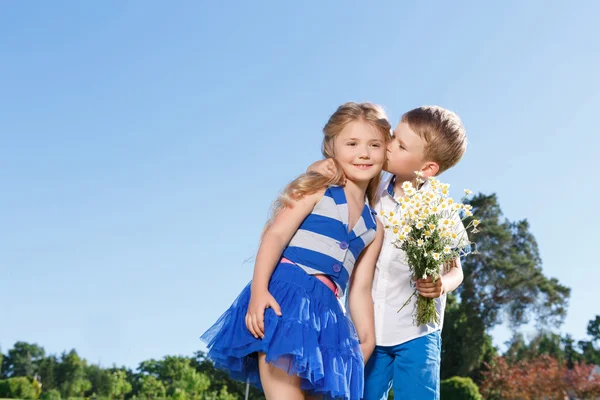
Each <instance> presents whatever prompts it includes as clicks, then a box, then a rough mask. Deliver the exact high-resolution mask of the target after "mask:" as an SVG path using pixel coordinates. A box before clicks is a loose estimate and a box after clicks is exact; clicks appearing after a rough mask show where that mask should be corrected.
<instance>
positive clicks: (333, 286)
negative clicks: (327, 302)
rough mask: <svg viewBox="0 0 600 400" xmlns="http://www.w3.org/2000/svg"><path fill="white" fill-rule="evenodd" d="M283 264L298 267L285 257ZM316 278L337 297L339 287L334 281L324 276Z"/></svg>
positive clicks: (282, 259) (318, 275)
mask: <svg viewBox="0 0 600 400" xmlns="http://www.w3.org/2000/svg"><path fill="white" fill-rule="evenodd" d="M281 262H283V263H286V264H293V265H296V263H295V262H293V261H291V260H288V259H287V258H285V257H282V258H281ZM313 276H314V277H315V278H317V279H318V280H320V281H321V282H323V283H324V284H325V286H327V287H328V288H329V289H331V291H332V292H333V293H334V294H335V295H336V296H337V295H338V287H337V285H336V284H335V283H333V281H332V280H331V279H330V278H328V277H327V275H324V274H317V275H313Z"/></svg>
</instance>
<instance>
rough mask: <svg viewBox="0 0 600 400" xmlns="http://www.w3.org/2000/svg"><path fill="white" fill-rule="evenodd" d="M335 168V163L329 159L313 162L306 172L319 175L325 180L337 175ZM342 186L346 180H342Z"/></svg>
mask: <svg viewBox="0 0 600 400" xmlns="http://www.w3.org/2000/svg"><path fill="white" fill-rule="evenodd" d="M336 168H337V167H336V166H335V162H334V161H333V159H331V158H326V159H324V160H319V161H315V162H314V163H312V164H310V166H309V167H308V169H307V170H306V172H316V173H317V174H321V175H323V176H325V177H327V178H333V177H334V176H335V174H336V173H337V169H336ZM342 181H343V182H342V185H345V184H346V179H345V178H344V179H342Z"/></svg>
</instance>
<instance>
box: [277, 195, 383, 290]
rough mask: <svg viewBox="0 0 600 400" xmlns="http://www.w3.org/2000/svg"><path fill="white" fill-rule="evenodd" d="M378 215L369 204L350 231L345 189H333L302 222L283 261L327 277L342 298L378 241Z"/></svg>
mask: <svg viewBox="0 0 600 400" xmlns="http://www.w3.org/2000/svg"><path fill="white" fill-rule="evenodd" d="M375 214H376V213H375V211H374V210H373V209H372V208H371V207H370V206H369V203H368V201H367V200H365V206H364V208H363V211H362V214H361V217H360V218H359V220H358V222H357V223H356V225H355V226H354V228H353V229H352V231H349V227H348V202H347V200H346V194H345V193H344V189H343V188H342V187H341V186H331V187H329V188H328V189H327V190H326V191H325V194H324V195H323V198H322V199H321V200H320V201H319V202H318V203H317V205H315V208H314V209H313V211H312V212H311V213H310V214H309V215H308V216H307V217H306V219H305V220H304V221H303V222H302V224H301V225H300V227H299V228H298V231H297V232H296V233H295V234H294V236H293V237H292V239H291V240H290V243H289V244H288V246H287V247H286V249H285V250H284V251H283V257H285V258H287V259H288V260H290V261H292V262H294V263H295V264H296V265H298V266H299V267H300V268H302V269H303V270H304V271H306V272H307V273H308V274H311V275H316V274H325V275H327V276H328V277H329V278H331V280H333V282H334V283H335V284H336V285H337V287H338V289H339V291H338V295H339V296H340V297H341V296H342V295H343V294H344V293H345V291H346V287H347V285H348V280H349V279H350V275H351V274H352V270H353V269H354V263H355V262H356V260H357V259H358V256H359V255H360V253H361V252H362V251H363V250H364V248H365V247H367V246H368V245H369V244H370V243H371V242H372V241H373V240H374V239H375V231H376V229H377V220H376V218H375Z"/></svg>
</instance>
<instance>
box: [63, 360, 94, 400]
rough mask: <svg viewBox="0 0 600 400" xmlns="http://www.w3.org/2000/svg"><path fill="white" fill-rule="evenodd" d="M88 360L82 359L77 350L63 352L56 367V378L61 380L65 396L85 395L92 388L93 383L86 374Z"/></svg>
mask: <svg viewBox="0 0 600 400" xmlns="http://www.w3.org/2000/svg"><path fill="white" fill-rule="evenodd" d="M85 367H86V361H85V360H83V359H81V358H80V357H79V355H78V354H77V352H76V351H75V350H71V351H70V352H68V353H66V352H63V353H62V355H61V359H60V362H59V364H58V365H57V368H56V379H57V381H58V382H60V392H61V395H62V397H63V398H69V397H77V396H83V394H84V393H85V392H86V391H88V390H90V389H91V388H92V383H91V382H90V381H89V380H88V379H87V377H86V375H85Z"/></svg>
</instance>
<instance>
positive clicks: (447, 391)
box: [440, 376, 481, 400]
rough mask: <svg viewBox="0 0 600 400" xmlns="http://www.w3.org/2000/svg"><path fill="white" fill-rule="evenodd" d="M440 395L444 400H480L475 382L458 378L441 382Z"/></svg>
mask: <svg viewBox="0 0 600 400" xmlns="http://www.w3.org/2000/svg"><path fill="white" fill-rule="evenodd" d="M440 395H441V398H442V399H444V400H481V394H479V388H478V387H477V385H476V384H475V382H473V381H472V380H471V378H464V377H460V376H454V377H452V378H450V379H446V380H443V381H442V382H441V383H440Z"/></svg>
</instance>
